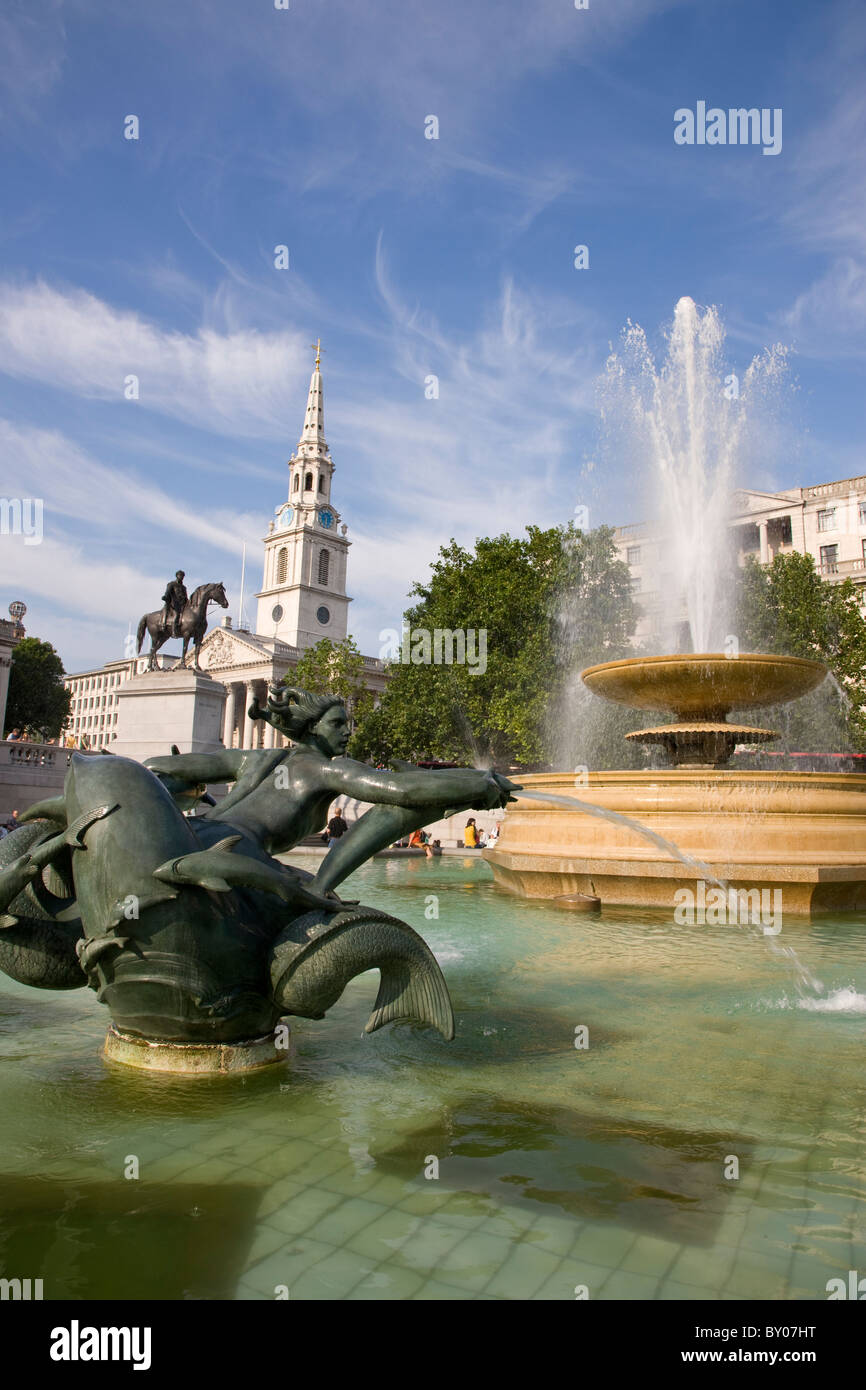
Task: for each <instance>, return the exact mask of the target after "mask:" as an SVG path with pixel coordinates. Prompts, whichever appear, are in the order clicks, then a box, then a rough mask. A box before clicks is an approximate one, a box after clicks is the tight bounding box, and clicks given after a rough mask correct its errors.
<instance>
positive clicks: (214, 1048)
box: [103, 1024, 288, 1076]
mask: <svg viewBox="0 0 866 1390" xmlns="http://www.w3.org/2000/svg"><path fill="white" fill-rule="evenodd" d="M103 1056H104V1057H105V1058H106V1059H107V1060H108V1061H109V1062H116V1063H118V1064H119V1065H121V1066H124V1067H135V1068H136V1070H137V1071H151V1072H165V1073H168V1074H170V1075H172V1076H228V1075H234V1074H236V1073H237V1072H247V1071H259V1070H260V1069H261V1068H262V1067H275V1066H282V1065H284V1064H285V1062H286V1061H287V1060H288V1054H287V1052H286V1050H285V1049H281V1048H278V1047H277V1045H276V1042H275V1041H274V1034H273V1033H267V1034H266V1035H265V1036H264V1037H262V1038H247V1039H245V1040H244V1041H242V1042H236V1043H211V1044H206V1043H170V1042H155V1041H151V1040H149V1039H147V1038H136V1037H133V1036H132V1034H131V1033H122V1032H121V1031H120V1029H119V1028H115V1027H114V1025H113V1024H112V1026H111V1027H110V1028H109V1030H108V1035H107V1037H106V1039H105V1048H104V1051H103Z"/></svg>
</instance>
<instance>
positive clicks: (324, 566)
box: [319, 550, 331, 584]
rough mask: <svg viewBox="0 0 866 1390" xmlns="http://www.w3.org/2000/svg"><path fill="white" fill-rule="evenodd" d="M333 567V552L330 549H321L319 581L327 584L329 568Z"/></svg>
mask: <svg viewBox="0 0 866 1390" xmlns="http://www.w3.org/2000/svg"><path fill="white" fill-rule="evenodd" d="M330 567H331V552H330V551H329V550H320V551H319V583H320V584H327V582H328V570H329V569H330Z"/></svg>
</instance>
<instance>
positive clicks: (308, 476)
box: [304, 473, 313, 492]
mask: <svg viewBox="0 0 866 1390" xmlns="http://www.w3.org/2000/svg"><path fill="white" fill-rule="evenodd" d="M312 490H313V475H312V473H305V474H304V492H312Z"/></svg>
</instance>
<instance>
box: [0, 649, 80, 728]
mask: <svg viewBox="0 0 866 1390" xmlns="http://www.w3.org/2000/svg"><path fill="white" fill-rule="evenodd" d="M65 674H66V673H65V671H64V669H63V662H62V661H61V660H60V657H59V656H58V655H57V652H56V651H55V650H54V648H53V647H52V645H51V643H50V642H40V641H39V639H38V638H37V637H22V639H21V641H20V642H19V643H18V644H17V645H16V646H15V647H14V648H13V650H12V667H11V670H10V672H9V695H8V699H7V701H6V725H5V730H4V732H5V733H10V732H11V731H12V730H13V729H24V730H26V731H27V733H29V734H33V735H38V736H39V737H40V738H43V739H53V738H57V737H58V736H59V734H60V732H61V730H62V729H63V726H64V724H65V723H66V721H67V719H68V718H69V709H70V705H71V703H72V696H71V694H70V692H69V691H68V690H67V689H66V687H65V686H64V684H63V677H64V675H65Z"/></svg>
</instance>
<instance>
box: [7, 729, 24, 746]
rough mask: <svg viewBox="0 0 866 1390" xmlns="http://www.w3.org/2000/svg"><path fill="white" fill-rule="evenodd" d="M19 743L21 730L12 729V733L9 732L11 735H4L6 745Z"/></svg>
mask: <svg viewBox="0 0 866 1390" xmlns="http://www.w3.org/2000/svg"><path fill="white" fill-rule="evenodd" d="M20 741H21V730H20V729H13V730H12V732H11V734H7V735H6V742H7V743H20Z"/></svg>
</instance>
